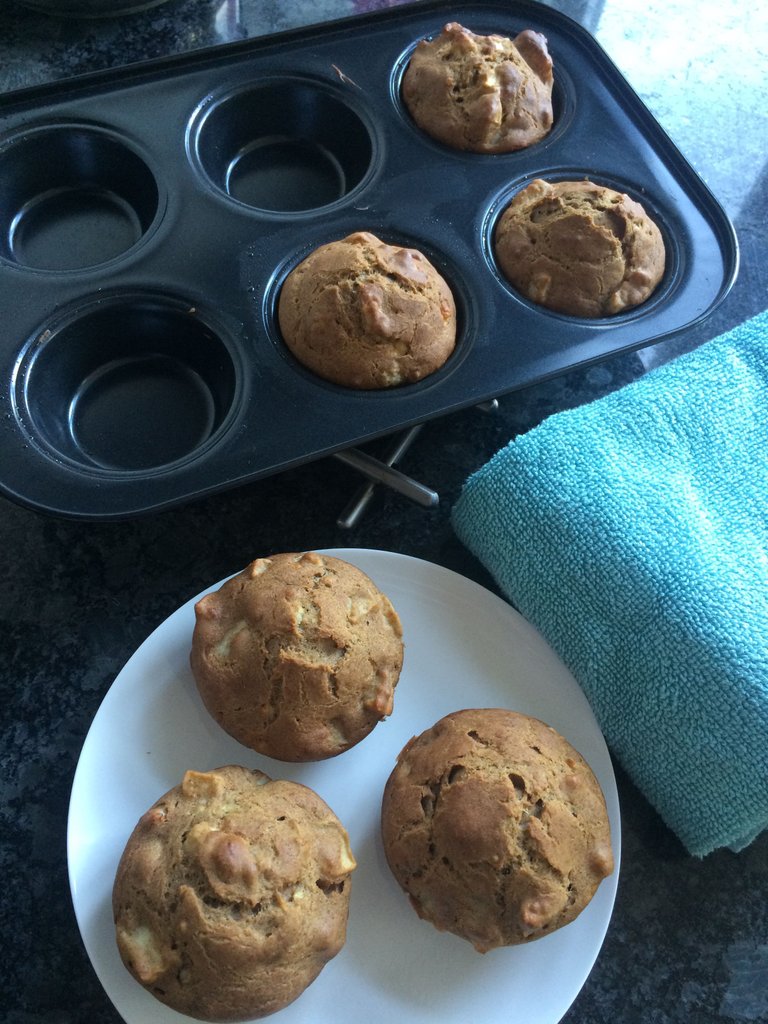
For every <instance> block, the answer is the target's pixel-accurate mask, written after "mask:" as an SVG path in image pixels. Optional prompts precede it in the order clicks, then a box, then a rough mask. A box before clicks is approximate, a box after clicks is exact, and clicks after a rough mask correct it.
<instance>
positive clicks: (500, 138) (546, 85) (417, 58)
mask: <svg viewBox="0 0 768 1024" xmlns="http://www.w3.org/2000/svg"><path fill="white" fill-rule="evenodd" d="M553 80H554V79H553V73H552V58H551V57H550V55H549V50H548V49H547V40H546V37H545V36H543V35H542V34H541V33H540V32H534V31H533V30H532V29H525V30H524V31H523V32H520V33H519V34H518V35H517V36H515V38H514V39H510V38H508V37H506V36H501V35H477V34H476V33H474V32H471V31H470V30H469V29H467V28H465V27H464V26H463V25H460V24H459V23H458V22H450V23H449V24H447V25H446V26H445V27H444V28H443V30H442V32H441V33H440V34H439V35H437V36H435V37H434V38H433V39H422V40H421V42H420V43H419V44H418V45H417V47H416V49H415V50H414V52H413V54H412V56H411V59H410V61H409V62H408V67H407V68H406V70H405V74H404V76H403V84H402V97H403V102H404V103H405V106H406V108H407V109H408V111H409V112H410V114H411V117H412V118H413V119H414V121H415V122H416V124H417V125H418V127H419V128H421V130H422V131H424V132H426V134H427V135H429V136H431V137H432V138H433V139H437V141H438V142H442V143H443V144H444V145H447V146H450V147H451V148H452V149H458V150H468V151H471V152H475V153H510V152H513V151H514V150H519V149H524V148H526V147H527V146H531V145H533V143H535V142H539V141H540V140H541V139H543V138H544V137H545V136H546V135H547V134H548V133H549V131H550V129H551V128H552V123H553V118H554V115H553V110H552V85H553Z"/></svg>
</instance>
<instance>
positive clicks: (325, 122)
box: [191, 79, 373, 213]
mask: <svg viewBox="0 0 768 1024" xmlns="http://www.w3.org/2000/svg"><path fill="white" fill-rule="evenodd" d="M191 138H192V151H193V154H194V157H195V159H196V160H197V161H198V163H199V165H200V167H201V168H202V171H203V173H204V174H205V175H206V176H207V178H208V179H209V181H210V182H211V183H212V184H213V186H214V187H215V188H217V189H218V190H220V191H221V192H224V193H225V194H226V195H227V196H229V197H230V198H231V199H234V200H237V201H238V202H240V203H242V204H244V205H245V206H250V207H253V208H256V209H260V210H268V211H273V212H278V213H291V212H298V211H302V210H313V209H318V208H320V207H324V206H328V205H330V204H332V203H334V202H337V201H338V200H340V199H342V198H344V197H345V196H347V195H349V193H350V192H352V191H353V190H354V189H355V188H356V187H357V186H358V185H359V184H360V183H361V182H362V181H363V179H364V178H365V175H366V172H367V170H368V168H369V166H370V164H371V160H372V156H373V145H372V141H371V136H370V134H369V132H368V130H367V128H366V126H365V124H364V123H363V121H362V119H361V118H360V117H359V115H358V114H357V113H356V112H355V111H354V110H352V108H351V107H350V106H349V105H348V104H347V103H344V102H342V101H341V100H340V99H339V98H337V97H336V96H334V95H333V94H332V92H331V91H330V90H329V89H328V88H327V87H326V86H321V85H320V84H318V83H315V82H311V81H306V80H301V79H287V80H280V81H273V82H270V83H268V84H263V85H259V86H255V87H253V88H247V89H242V90H239V91H237V92H234V93H232V94H230V95H228V96H226V97H223V98H222V99H220V100H218V101H214V102H212V103H210V104H209V105H208V106H206V107H204V108H203V109H202V110H201V111H200V117H199V120H198V122H197V124H196V126H195V128H194V130H193V132H192V136H191Z"/></svg>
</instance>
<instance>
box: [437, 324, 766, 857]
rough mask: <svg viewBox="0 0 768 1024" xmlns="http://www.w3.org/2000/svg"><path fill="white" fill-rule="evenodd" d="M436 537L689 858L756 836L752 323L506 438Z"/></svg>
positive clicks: (761, 587)
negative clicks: (463, 551) (487, 587)
mask: <svg viewBox="0 0 768 1024" xmlns="http://www.w3.org/2000/svg"><path fill="white" fill-rule="evenodd" d="M453 524H454V528H455V530H456V532H457V534H458V536H459V537H460V539H461V540H462V541H463V542H464V543H465V544H466V546H467V547H468V548H469V549H470V550H471V551H472V552H473V553H474V554H475V555H476V556H477V557H478V558H479V559H480V560H481V561H482V562H483V563H484V564H485V566H486V567H487V568H488V569H489V571H490V572H491V573H492V575H493V576H494V577H495V579H496V581H497V583H498V584H499V586H500V588H501V589H502V591H503V592H504V593H505V594H506V595H507V596H508V598H509V599H510V601H511V602H512V603H513V604H514V605H515V606H516V607H517V608H518V609H519V610H520V612H521V613H522V614H523V615H524V616H525V617H526V618H528V620H529V621H530V622H532V623H533V624H534V625H535V626H537V627H538V629H539V630H540V631H541V632H542V633H543V634H544V636H545V637H546V638H547V640H548V641H549V643H550V644H551V646H552V647H553V648H554V649H555V650H556V651H557V652H558V653H559V655H560V657H561V658H562V659H563V661H565V663H566V664H567V665H568V667H569V668H570V670H571V671H572V672H573V674H574V676H575V677H576V679H577V680H578V681H579V683H580V684H581V686H582V688H583V689H584V692H585V693H586V696H587V698H588V699H589V701H590V703H591V705H592V708H593V710H594V713H595V715H596V717H597V719H598V721H599V723H600V726H601V728H602V730H603V733H604V735H605V738H606V741H607V742H608V744H609V746H610V748H611V750H612V752H613V754H614V755H615V756H616V757H617V759H618V760H619V761H620V762H621V763H622V764H623V766H624V768H625V769H626V771H627V772H628V774H629V775H630V776H631V777H632V778H633V780H634V781H635V783H636V784H637V786H638V787H639V788H640V789H641V790H642V791H643V792H644V793H645V795H646V797H647V798H648V799H649V800H650V802H651V803H652V804H653V805H654V806H655V807H656V809H657V810H658V812H659V813H660V814H661V816H662V817H663V819H664V820H665V822H666V823H667V825H669V827H670V828H671V829H673V830H674V831H675V832H676V833H677V835H678V836H679V837H680V839H681V840H682V841H683V843H684V844H685V846H686V847H687V849H688V850H689V852H690V853H692V854H694V855H697V856H704V855H706V854H708V853H710V852H711V851H712V850H714V849H717V848H718V847H722V846H728V847H731V848H732V849H741V848H742V847H743V846H746V845H747V844H748V843H750V842H751V841H752V840H753V839H754V838H755V837H756V836H757V835H758V834H759V833H760V832H761V831H762V830H763V829H765V828H766V827H768V311H766V312H764V313H762V314H760V315H759V316H757V317H755V318H754V319H752V320H749V321H747V322H746V323H744V324H741V325H740V326H739V327H736V328H734V329H733V330H731V331H729V332H728V333H727V334H724V335H722V336H721V337H720V338H717V339H715V340H714V341H710V342H707V343H706V344H704V345H703V346H702V347H701V348H699V349H697V350H696V351H694V352H691V353H689V354H687V355H683V356H680V357H679V358H677V359H675V360H674V361H673V362H671V363H668V364H667V365H665V366H661V367H659V368H657V369H655V370H652V371H651V372H650V373H648V374H647V375H646V376H645V377H643V378H641V379H640V380H638V381H635V382H634V383H632V384H629V385H627V386H626V387H624V388H622V389H620V390H619V391H617V392H615V393H613V394H611V395H609V396H607V397H605V398H600V399H598V400H596V401H594V402H592V403H590V404H588V405H586V406H582V407H581V408H578V409H574V410H570V411H567V412H562V413H557V414H556V415H553V416H551V417H550V418H549V419H547V420H545V421H544V422H543V423H541V424H540V425H539V426H538V427H536V428H534V429H533V430H531V431H530V432H529V433H527V434H525V435H524V436H522V437H519V438H517V439H516V440H514V441H512V442H511V443H510V444H509V445H508V446H507V447H506V448H504V449H502V450H501V451H500V452H498V453H497V454H496V455H495V456H494V457H493V458H492V459H491V460H490V461H489V462H488V463H487V464H486V465H485V466H484V467H483V468H481V469H480V470H479V471H478V472H477V473H475V474H474V475H473V476H471V477H470V478H469V479H468V480H467V482H466V484H465V487H464V490H463V492H462V494H461V495H460V497H459V500H458V502H457V504H456V506H455V508H454V510H453Z"/></svg>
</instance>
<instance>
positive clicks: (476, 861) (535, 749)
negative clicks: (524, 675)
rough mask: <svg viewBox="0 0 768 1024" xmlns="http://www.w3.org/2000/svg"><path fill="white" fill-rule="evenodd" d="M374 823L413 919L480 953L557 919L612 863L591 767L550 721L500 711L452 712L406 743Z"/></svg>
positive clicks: (533, 934) (568, 916)
mask: <svg viewBox="0 0 768 1024" xmlns="http://www.w3.org/2000/svg"><path fill="white" fill-rule="evenodd" d="M381 828H382V840H383V845H384V851H385V854H386V858H387V862H388V864H389V867H390V869H391V871H392V873H393V875H394V877H395V879H396V880H397V882H398V883H399V885H400V886H401V888H402V889H403V890H404V891H405V892H406V893H407V894H408V896H409V897H410V901H411V904H412V906H413V908H414V910H415V911H416V913H417V914H418V915H419V917H421V918H423V919H424V920H426V921H429V922H431V923H432V924H433V925H434V926H435V927H436V928H438V929H439V930H440V931H448V932H452V933H453V934H454V935H458V936H460V937H461V938H463V939H466V940H468V941H469V942H471V943H472V945H473V946H474V947H475V949H477V950H478V952H481V953H485V952H487V951H488V950H490V949H494V948H496V947H499V946H510V945H516V944H519V943H523V942H530V941H531V940H534V939H537V938H540V937H541V936H543V935H548V934H550V933H551V932H553V931H555V930H556V929H558V928H562V927H563V926H564V925H567V924H568V923H569V922H571V921H573V920H574V919H575V918H576V917H577V916H578V915H579V914H580V913H581V911H582V910H583V909H584V907H586V906H587V904H588V903H589V901H590V900H591V899H592V897H593V895H594V893H595V892H596V890H597V887H598V885H599V884H600V882H601V881H602V879H603V878H605V877H606V876H607V875H610V874H611V872H612V870H613V853H612V850H611V834H610V825H609V822H608V814H607V810H606V806H605V799H604V797H603V793H602V790H601V788H600V785H599V783H598V782H597V779H596V778H595V776H594V774H593V773H592V770H591V769H590V767H589V765H588V764H587V763H586V761H585V760H584V759H583V758H582V757H581V755H580V754H579V753H577V751H576V750H575V749H574V748H573V747H572V746H571V745H570V744H569V743H568V742H567V740H565V739H564V737H562V736H561V735H560V734H559V733H557V732H556V731H555V730H554V729H553V728H551V727H550V726H548V725H546V724H544V723H543V722H541V721H539V720H538V719H535V718H531V717H529V716H527V715H523V714H520V713H517V712H513V711H507V710H504V709H500V708H480V709H466V710H462V711H456V712H454V713H453V714H449V715H447V716H446V717H444V718H442V719H440V721H438V722H437V723H436V724H435V725H433V726H432V727H431V728H430V729H427V730H426V731H425V732H423V733H422V734H421V735H420V736H418V737H415V738H413V739H411V740H410V742H409V743H407V744H406V746H405V747H404V749H403V750H402V752H401V753H400V755H399V757H398V759H397V764H396V765H395V768H394V769H393V771H392V774H391V775H390V777H389V780H388V781H387V784H386V787H385V790H384V797H383V801H382V810H381Z"/></svg>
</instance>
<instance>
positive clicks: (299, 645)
mask: <svg viewBox="0 0 768 1024" xmlns="http://www.w3.org/2000/svg"><path fill="white" fill-rule="evenodd" d="M403 653H404V646H403V638H402V626H401V623H400V619H399V616H398V615H397V612H396V611H395V609H394V608H393V606H392V603H391V601H390V600H389V598H388V597H387V596H386V594H384V593H383V592H382V591H381V590H380V589H379V587H377V586H376V584H375V583H374V582H373V580H371V579H370V577H369V576H367V575H366V574H365V573H364V572H362V571H361V570H360V569H358V568H357V567H356V566H354V565H352V564H351V563H349V562H347V561H345V560H343V559H341V558H334V557H333V556H330V555H323V554H319V553H317V552H312V551H310V552H303V553H291V552H286V553H280V554H274V555H271V556H270V557H268V558H257V559H256V560H255V561H253V562H251V564H250V565H248V566H247V567H246V568H245V569H244V570H243V571H242V572H240V573H238V575H236V576H234V577H233V578H232V579H230V580H228V581H227V582H226V583H224V584H223V586H221V587H220V588H219V589H218V590H216V591H213V592H212V593H210V594H206V595H205V597H203V598H201V599H200V601H198V602H197V605H196V606H195V628H194V632H193V635H192V649H191V652H190V665H191V668H192V673H193V675H194V678H195V681H196V683H197V688H198V690H199V693H200V696H201V698H202V700H203V703H204V705H205V707H206V708H207V710H208V711H209V713H210V714H211V715H212V716H213V718H214V719H215V720H216V721H217V722H218V723H219V725H220V726H221V727H222V728H223V729H224V730H225V731H226V732H228V733H229V734H230V735H231V736H233V737H234V738H235V739H236V740H238V741H239V742H240V743H242V744H243V745H244V746H246V747H250V748H251V749H253V750H256V751H258V752H259V753H261V754H266V755H268V756H269V757H274V758H277V759H279V760H282V761H314V760H321V759H324V758H327V757H333V756H335V755H337V754H340V753H342V752H343V751H345V750H348V749H349V748H350V747H352V746H354V745H355V744H357V743H359V742H360V741H361V740H362V739H364V737H366V736H367V735H368V734H369V733H370V732H371V731H372V730H373V728H374V727H375V726H376V725H377V724H378V723H379V722H380V721H381V720H382V719H383V718H386V717H387V716H388V715H390V714H391V713H392V709H393V704H394V693H395V687H396V686H397V683H398V681H399V678H400V671H401V669H402V665H403Z"/></svg>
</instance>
